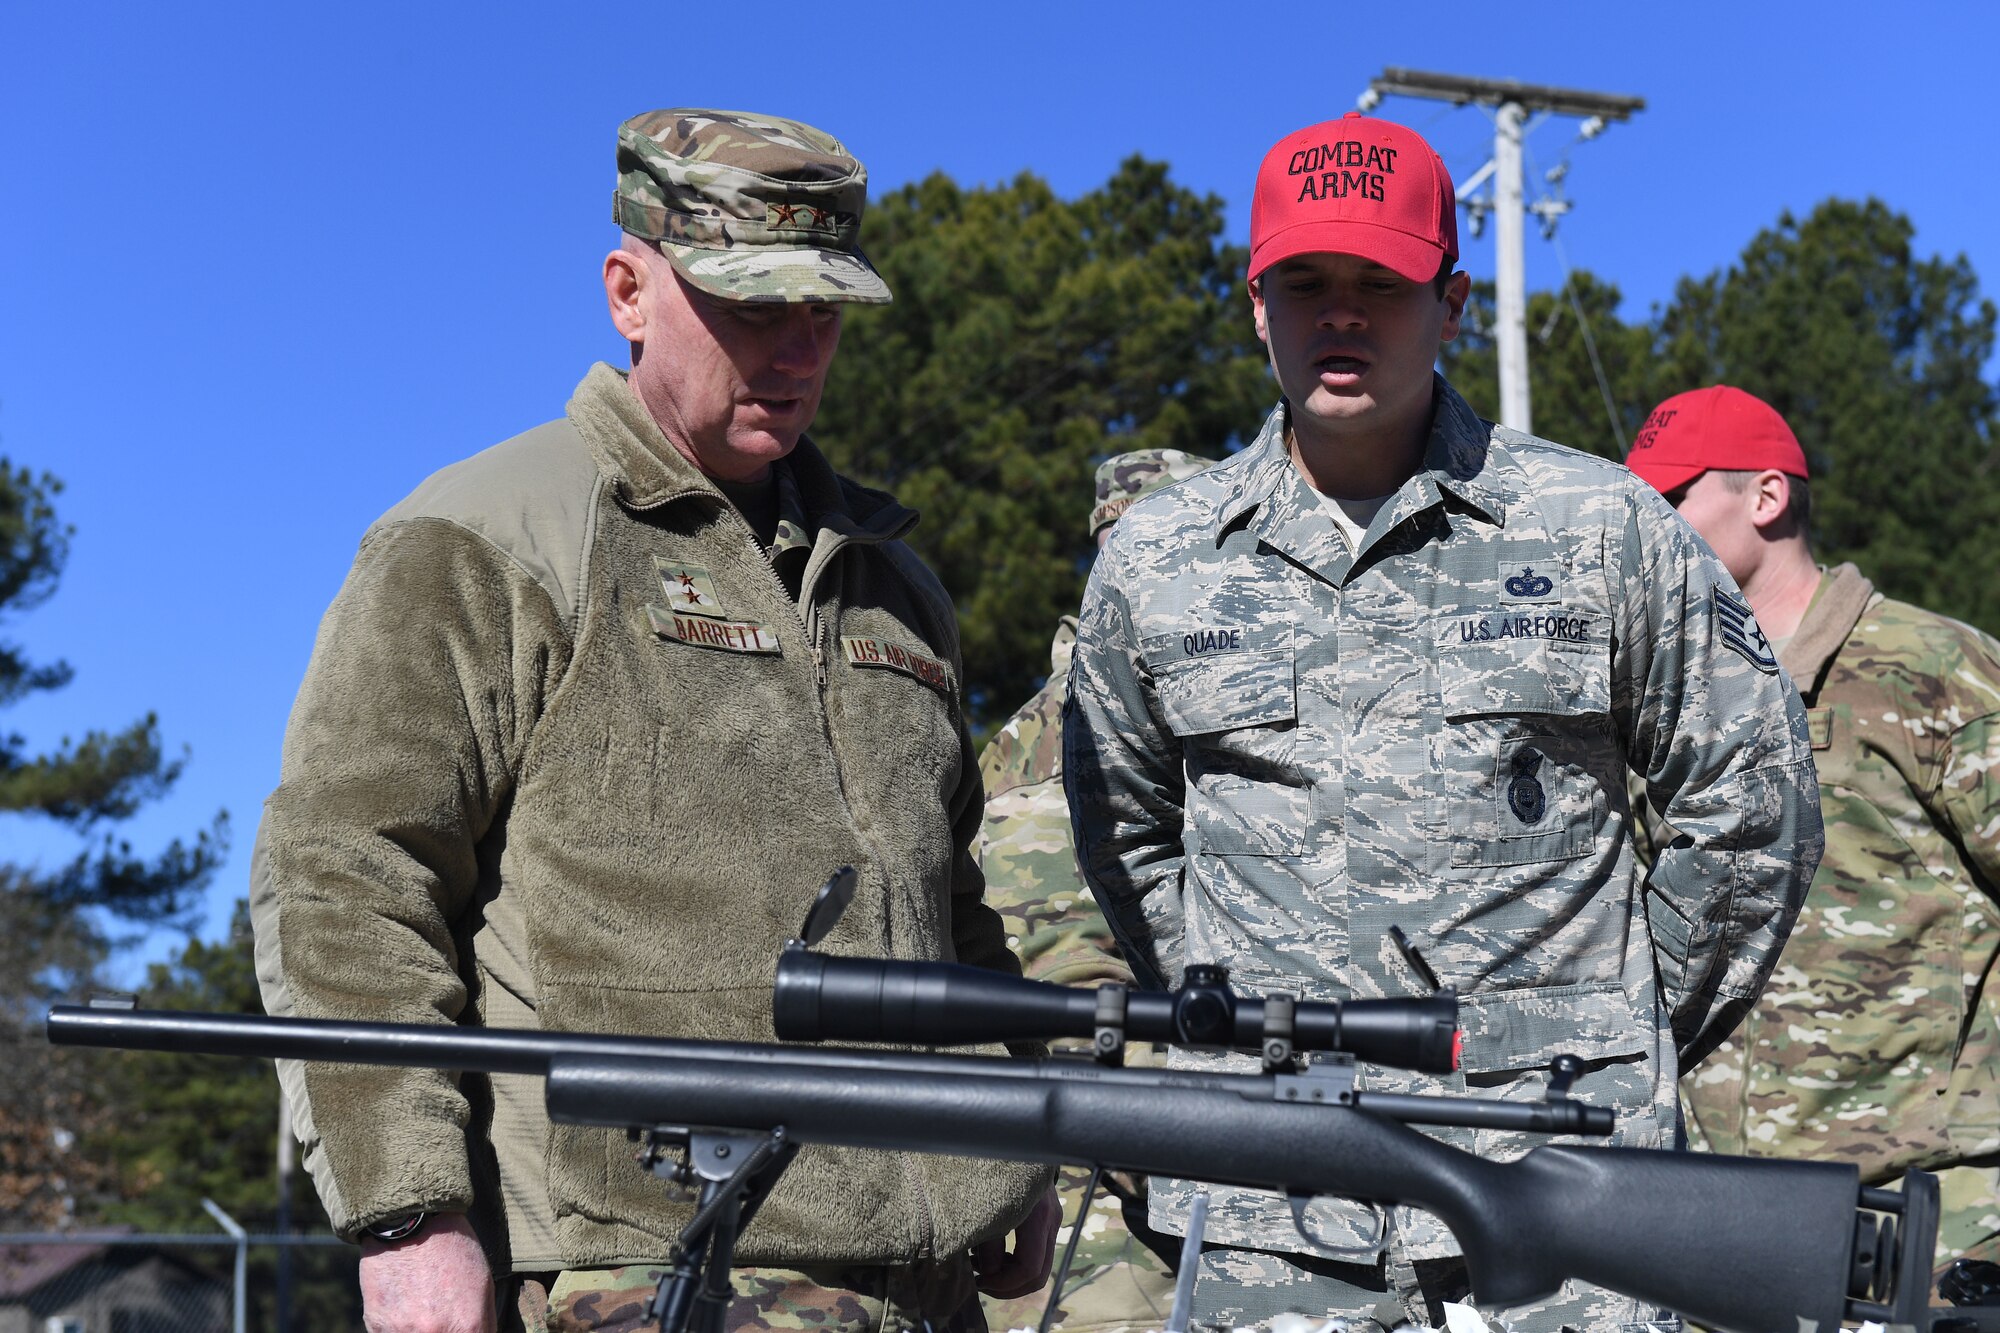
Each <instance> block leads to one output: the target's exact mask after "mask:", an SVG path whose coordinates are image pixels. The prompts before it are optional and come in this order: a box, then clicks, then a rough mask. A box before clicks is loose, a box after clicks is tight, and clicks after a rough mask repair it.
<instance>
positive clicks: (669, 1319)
mask: <svg viewBox="0 0 2000 1333" xmlns="http://www.w3.org/2000/svg"><path fill="white" fill-rule="evenodd" d="M628 1132H629V1133H630V1134H631V1135H632V1137H633V1138H635V1139H636V1138H638V1137H640V1134H641V1131H640V1130H638V1129H637V1128H634V1129H632V1130H630V1131H628ZM644 1137H645V1147H644V1148H642V1149H641V1150H640V1152H639V1164H640V1165H641V1166H643V1167H645V1168H646V1169H647V1170H648V1171H651V1172H652V1173H653V1174H654V1175H656V1176H659V1177H660V1178H661V1179H662V1180H665V1181H666V1182H667V1189H668V1191H669V1193H671V1194H674V1195H676V1196H677V1197H681V1198H686V1197H688V1195H687V1191H688V1190H689V1189H690V1188H691V1187H693V1185H694V1184H695V1182H696V1181H700V1182H701V1189H700V1194H699V1197H698V1201H697V1203H696V1205H695V1210H694V1216H693V1217H692V1218H689V1219H688V1224H687V1225H686V1226H685V1227H683V1228H681V1234H680V1237H679V1239H677V1240H676V1241H675V1242H674V1246H673V1249H672V1250H670V1251H668V1254H667V1264H668V1268H667V1271H666V1272H665V1273H663V1274H662V1275H661V1277H660V1285H659V1289H658V1290H656V1291H655V1292H654V1293H653V1304H652V1308H651V1311H650V1313H651V1316H652V1318H654V1319H656V1320H658V1321H659V1329H660V1333H722V1328H723V1317H724V1315H725V1314H727V1313H728V1310H729V1302H730V1299H731V1297H732V1296H733V1295H734V1290H733V1288H732V1287H731V1286H730V1283H729V1270H730V1268H731V1266H732V1265H733V1264H734V1263H735V1260H736V1238H737V1237H738V1236H739V1235H741V1234H742V1232H743V1228H745V1227H747V1226H749V1225H750V1221H751V1219H752V1218H754V1217H755V1216H756V1215H757V1209H758V1208H759V1207H761V1206H762V1205H763V1202H764V1200H765V1199H766V1198H767V1197H769V1195H770V1193H771V1189H772V1187H773V1186H775V1185H776V1184H777V1183H778V1177H779V1176H782V1175H783V1174H784V1173H785V1168H786V1167H788V1166H790V1165H791V1164H792V1158H794V1157H796V1156H798V1152H799V1145H798V1144H796V1143H794V1142H792V1140H791V1139H790V1138H789V1137H788V1136H787V1135H786V1134H785V1127H784V1126H783V1125H779V1126H777V1127H776V1128H774V1129H772V1130H771V1131H770V1132H769V1133H758V1132H755V1131H742V1130H731V1131H724V1130H705V1129H696V1130H688V1129H682V1128H679V1127H674V1126H659V1127H655V1128H653V1129H650V1130H646V1131H644ZM676 1152H677V1153H679V1157H678V1158H677V1159H676V1158H673V1157H670V1155H669V1154H672V1153H676Z"/></svg>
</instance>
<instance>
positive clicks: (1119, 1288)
mask: <svg viewBox="0 0 2000 1333" xmlns="http://www.w3.org/2000/svg"><path fill="white" fill-rule="evenodd" d="M1075 642H1076V621H1075V620H1074V619H1072V618H1070V617H1068V616H1065V617H1064V618H1063V622H1062V628H1061V629H1059V630H1058V631H1057V633H1056V637H1055V642H1054V643H1053V644H1052V645H1051V647H1050V650H1049V663H1050V664H1049V680H1048V683H1047V684H1046V685H1044V686H1043V687H1042V688H1041V690H1040V691H1039V692H1038V693H1037V694H1036V695H1035V697H1034V698H1032V699H1030V700H1029V701H1028V702H1027V703H1026V704H1025V705H1023V706H1022V708H1021V710H1020V711H1019V712H1017V713H1015V714H1014V716H1013V717H1011V718H1009V719H1008V720H1007V722H1006V724H1005V725H1004V726H1002V727H1001V728H1000V730H999V731H998V732H996V733H995V734H994V736H993V739H992V740H990V741H988V742H987V743H986V748H985V749H984V750H982V751H981V752H980V755H979V768H980V776H981V777H982V778H984V779H985V784H986V820H985V824H984V826H983V827H982V828H981V830H980V844H979V847H980V851H979V859H980V864H981V865H982V866H983V867H984V869H985V871H986V902H987V905H988V906H990V907H992V908H993V909H994V910H995V911H997V912H999V913H1000V918H1001V920H1002V921H1004V922H1005V923H1006V927H1007V943H1008V945H1009V947H1011V948H1012V949H1013V950H1014V952H1015V953H1017V954H1019V955H1020V956H1021V965H1022V968H1023V971H1024V972H1025V974H1026V975H1027V976H1029V977H1031V978H1033V979H1034V980H1036V981H1049V982H1054V983H1056V984H1057V985H1062V986H1097V985H1103V984H1104V983H1106V982H1118V983H1120V984H1123V985H1130V984H1131V983H1132V971H1131V969H1130V968H1128V967H1127V966H1126V965H1125V962H1124V959H1123V958H1122V957H1121V956H1120V955H1119V952H1118V942H1117V940H1116V939H1115V938H1114V937H1113V936H1112V934H1111V927H1110V926H1109V924H1107V923H1106V922H1105V920H1104V914H1103V912H1101V911H1100V910H1098V906H1097V903H1096V901H1095V900H1094V899H1092V898H1091V896H1090V890H1089V889H1088V888H1087V887H1086V886H1085V885H1084V882H1083V878H1082V876H1080V875H1079V874H1078V873H1077V869H1076V851H1075V849H1074V847H1072V846H1071V844H1070V832H1069V802H1068V801H1067V800H1066V799H1064V797H1063V789H1062V705H1063V698H1064V696H1065V695H1066V694H1067V693H1068V687H1069V659H1070V649H1071V646H1072V645H1073V644H1074V643H1075ZM1156 1062H1157V1056H1156V1054H1155V1053H1154V1051H1153V1049H1152V1047H1151V1046H1149V1045H1147V1044H1145V1043H1140V1042H1135V1043H1132V1044H1131V1045H1129V1046H1128V1047H1127V1048H1126V1063H1127V1064H1131V1065H1151V1064H1154V1063H1156ZM1089 1183H1090V1171H1089V1169H1088V1168H1086V1167H1079V1166H1071V1167H1066V1168H1064V1169H1063V1172H1062V1174H1061V1176H1060V1178H1059V1179H1058V1181H1057V1189H1058V1190H1059V1192H1060V1194H1061V1198H1062V1207H1063V1216H1064V1217H1065V1218H1068V1219H1070V1221H1069V1223H1068V1224H1067V1225H1065V1226H1064V1228H1063V1230H1062V1232H1061V1234H1059V1235H1058V1236H1057V1237H1056V1253H1057V1255H1058V1257H1060V1256H1061V1254H1062V1250H1063V1247H1064V1246H1066V1245H1068V1244H1069V1238H1070V1228H1071V1227H1073V1226H1074V1225H1075V1221H1074V1219H1075V1218H1076V1215H1077V1208H1078V1205H1079V1204H1080V1203H1081V1202H1082V1200H1083V1194H1084V1191H1085V1189H1086V1188H1087V1187H1088V1185H1089ZM1143 1186H1144V1182H1143V1181H1140V1180H1135V1179H1132V1178H1130V1177H1127V1176H1125V1175H1124V1174H1123V1173H1114V1174H1107V1175H1106V1176H1105V1177H1104V1179H1103V1180H1102V1181H1101V1182H1100V1184H1099V1187H1098V1190H1097V1194H1096V1196H1095V1198H1094V1199H1093V1201H1092V1203H1091V1208H1090V1215H1089V1217H1088V1218H1087V1219H1086V1220H1085V1222H1084V1224H1083V1239H1082V1240H1081V1241H1079V1242H1078V1243H1077V1248H1076V1258H1075V1261H1074V1262H1073V1264H1072V1266H1071V1269H1070V1275H1069V1278H1068V1281H1067V1282H1066V1283H1065V1285H1064V1296H1063V1299H1062V1300H1061V1302H1060V1303H1059V1304H1058V1305H1057V1307H1056V1318H1057V1321H1058V1324H1059V1326H1060V1327H1062V1328H1066V1329H1078V1330H1090V1331H1091V1333H1108V1331H1109V1330H1113V1329H1121V1328H1140V1329H1147V1328H1159V1327H1161V1326H1162V1325H1163V1324H1164V1323H1165V1322H1166V1318H1167V1315H1168V1313H1169V1312H1170V1311H1171V1309H1172V1307H1173V1299H1174V1276H1173V1272H1172V1270H1171V1269H1170V1268H1169V1267H1168V1265H1167V1263H1166V1261H1165V1260H1164V1259H1163V1258H1162V1256H1161V1255H1159V1254H1157V1253H1155V1252H1154V1251H1153V1249H1151V1248H1149V1247H1148V1244H1147V1242H1146V1241H1142V1240H1140V1239H1139V1238H1138V1237H1136V1236H1134V1234H1133V1227H1134V1226H1136V1227H1137V1229H1138V1231H1139V1233H1140V1234H1141V1235H1143V1236H1146V1237H1148V1238H1149V1239H1150V1240H1151V1241H1152V1242H1153V1243H1155V1244H1161V1245H1165V1244H1168V1243H1170V1242H1169V1239H1168V1238H1164V1237H1160V1236H1159V1235H1158V1233H1156V1232H1154V1231H1153V1230H1152V1228H1150V1227H1149V1226H1147V1225H1146V1220H1145V1219H1146V1208H1145V1193H1144V1188H1143ZM1128 1220H1129V1223H1130V1224H1131V1225H1128ZM1052 1280H1053V1279H1052ZM1048 1299H1049V1292H1048V1287H1047V1286H1046V1285H1045V1286H1044V1287H1043V1288H1042V1289H1041V1290H1040V1291H1038V1292H1036V1293H1035V1294H1033V1295H1031V1296H1022V1297H1019V1298H1016V1299H1014V1300H1008V1301H1003V1300H996V1299H994V1298H992V1297H987V1298H985V1299H984V1301H983V1304H984V1305H985V1307H986V1322H987V1323H988V1324H989V1325H990V1326H991V1327H993V1328H995V1329H1011V1328H1034V1327H1039V1326H1040V1324H1041V1320H1042V1312H1043V1310H1044V1309H1045V1308H1046V1307H1047V1305H1048Z"/></svg>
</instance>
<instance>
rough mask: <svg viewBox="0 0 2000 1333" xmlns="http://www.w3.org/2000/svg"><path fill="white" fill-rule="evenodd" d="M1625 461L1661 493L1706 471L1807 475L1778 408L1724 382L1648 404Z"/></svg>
mask: <svg viewBox="0 0 2000 1333" xmlns="http://www.w3.org/2000/svg"><path fill="white" fill-rule="evenodd" d="M1625 466H1626V467H1629V468H1631V469H1632V471H1634V472H1636V473H1638V474H1639V478H1640V480H1642V481H1645V482H1647V483H1648V484H1650V485H1651V486H1652V487H1653V489H1654V490H1656V491H1659V492H1660V493H1661V494H1665V493H1666V492H1668V491H1672V490H1677V489H1679V488H1680V487H1682V486H1685V485H1687V484H1688V483H1689V482H1691V481H1693V480H1694V479H1695V478H1696V477H1699V476H1700V475H1701V474H1702V473H1704V472H1709V471H1718V472H1762V471H1763V470H1764V469H1766V468H1772V469H1775V470H1776V471H1779V472H1784V473H1789V474H1790V475H1792V476H1794V477H1805V476H1809V475H1811V474H1810V473H1808V472H1807V471H1806V451H1805V450H1804V449H1802V448H1800V447H1799V438H1798V436H1796V435H1794V434H1792V428H1791V427H1790V426H1788V425H1786V424H1785V419H1784V418H1783V417H1781V416H1779V415H1778V409H1776V408H1775V407H1772V406H1771V405H1770V404H1769V403H1767V402H1765V401H1764V400H1763V399H1762V398H1759V397H1757V396H1755V395H1754V394H1748V393H1745V392H1743V390H1741V389H1738V388H1735V387H1733V386H1731V385H1728V384H1717V385H1714V386H1712V387H1710V388H1707V389H1693V390H1690V391H1689V392H1687V393H1677V394H1675V395H1674V396H1673V397H1671V398H1669V399H1667V400H1666V401H1665V402H1664V403H1661V404H1660V405H1659V406H1658V407H1656V408H1654V409H1653V411H1652V414H1651V415H1650V416H1648V417H1647V418H1646V424H1645V425H1644V426H1641V427H1640V428H1639V433H1638V435H1636V436H1634V437H1633V440H1632V447H1631V449H1629V450H1628V451H1626V454H1625Z"/></svg>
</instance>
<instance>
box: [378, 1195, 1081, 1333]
mask: <svg viewBox="0 0 2000 1333" xmlns="http://www.w3.org/2000/svg"><path fill="white" fill-rule="evenodd" d="M1046 1266H1047V1264H1046V1261H1044V1267H1046ZM361 1322H362V1325H363V1326H364V1327H366V1328H367V1330H368V1333H493V1330H494V1329H495V1328H496V1327H497V1326H498V1320H497V1318H496V1317H495V1312H494V1308H493V1274H492V1272H491V1271H490V1270H489V1269H488V1268H487V1267H486V1252H485V1251H484V1250H482V1249H480V1248H479V1241H478V1240H477V1239H476V1238H475V1237H474V1236H473V1234H472V1224H471V1223H469V1222H467V1221H466V1220H465V1216H464V1214H462V1213H442V1214H439V1215H438V1216H436V1217H433V1218H432V1219H431V1220H430V1221H429V1222H427V1223H426V1224H425V1225H424V1228H423V1230H421V1231H419V1232H418V1233H417V1234H416V1235H414V1236H412V1237H410V1238H409V1239H408V1240H393V1241H388V1242H386V1243H385V1242H383V1241H379V1240H363V1241H362V1242H361Z"/></svg>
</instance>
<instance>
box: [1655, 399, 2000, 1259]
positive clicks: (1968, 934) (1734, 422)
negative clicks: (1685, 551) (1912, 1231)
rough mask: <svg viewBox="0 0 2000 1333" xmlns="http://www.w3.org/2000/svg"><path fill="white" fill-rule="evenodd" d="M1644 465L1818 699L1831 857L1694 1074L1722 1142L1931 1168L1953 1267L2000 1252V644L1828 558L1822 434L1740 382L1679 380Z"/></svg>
mask: <svg viewBox="0 0 2000 1333" xmlns="http://www.w3.org/2000/svg"><path fill="white" fill-rule="evenodd" d="M1626 463H1627V464H1628V465H1629V466H1630V467H1631V469H1632V470H1633V471H1634V472H1636V473H1638V474H1639V476H1640V477H1642V478H1644V479H1645V480H1646V481H1648V482H1651V483H1652V484H1653V485H1654V486H1656V487H1658V488H1659V490H1660V491H1661V492H1662V493H1663V494H1664V495H1665V496H1666V497H1667V500H1668V502H1669V503H1671V504H1672V505H1673V506H1674V507H1675V508H1676V509H1678V510H1680V513H1681V517H1683V518H1685V519H1687V520H1688V522H1690V523H1691V524H1693V525H1694V529H1695V531H1696V532H1699V533H1700V534H1701V535H1702V536H1703V537H1704V538H1705V539H1707V541H1708V543H1709V545H1710V546H1712V547H1714V548H1715V551H1716V554H1717V555H1718V556H1720V557H1721V559H1722V562H1723V563H1724V564H1725V565H1727V566H1728V567H1729V572H1730V573H1731V574H1732V575H1733V576H1734V577H1735V579H1736V581H1737V582H1738V583H1739V584H1741V585H1742V587H1743V596H1744V600H1745V601H1747V602H1748V603H1749V605H1750V608H1751V610H1752V611H1754V612H1755V613H1756V617H1757V621H1758V623H1759V624H1761V625H1762V626H1763V632H1764V633H1765V634H1767V635H1769V636H1770V639H1769V642H1768V644H1767V646H1766V647H1765V652H1766V653H1767V654H1768V655H1769V656H1770V657H1772V658H1774V659H1776V660H1777V661H1778V662H1779V663H1781V664H1782V665H1783V666H1784V668H1785V670H1786V672H1787V673H1788V674H1789V675H1790V676H1791V680H1792V683H1793V685H1795V686H1796V687H1797V689H1798V692H1799V695H1800V697H1801V698H1802V699H1803V701H1804V703H1805V705H1806V720H1807V725H1808V729H1809V731H1810V733H1811V736H1812V747H1813V759H1814V760H1815V762H1816V763H1817V765H1818V768H1819V782H1820V789H1819V790H1820V809H1821V812H1822V814H1823V815H1824V817H1825V821H1826V856H1825V859H1823V860H1822V861H1821V862H1820V864H1819V871H1818V873H1817V874H1815V875H1814V877H1813V881H1812V888H1811V891H1810V892H1809V893H1808V894H1807V896H1806V902H1805V907H1804V908H1803V910H1801V911H1800V913H1799V920H1798V924H1797V925H1796V926H1795V927H1794V928H1793V930H1792V937H1791V939H1790V941H1789V942H1787V943H1786V945H1785V952H1784V956H1783V957H1782V958H1781V959H1779V962H1778V970H1777V972H1776V974H1775V975H1774V976H1773V977H1772V980H1771V985H1770V987H1769V988H1768V989H1767V990H1766V991H1765V992H1764V995H1763V998H1762V999H1760V1000H1759V1001H1758V1002H1757V1007H1756V1008H1755V1009H1753V1010H1751V1012H1750V1015H1749V1017H1748V1018H1747V1019H1745V1020H1744V1024H1743V1027H1742V1029H1741V1030H1740V1031H1739V1032H1738V1033H1737V1034H1736V1035H1735V1036H1734V1037H1732V1038H1731V1039H1730V1040H1728V1041H1726V1042H1724V1043H1723V1044H1722V1045H1721V1046H1718V1047H1717V1048H1716V1049H1715V1052H1714V1053H1713V1054H1711V1055H1710V1056H1709V1057H1708V1059H1706V1060H1704V1061H1703V1062H1702V1063H1701V1064H1700V1065H1699V1066H1697V1067H1696V1068H1695V1069H1693V1070H1692V1071H1690V1072H1689V1073H1688V1074H1686V1075H1684V1076H1683V1077H1682V1079H1681V1093H1682V1096H1683V1098H1684V1099H1685V1101H1686V1104H1687V1108H1688V1117H1689V1129H1690V1131H1691V1134H1692V1136H1693V1138H1694V1139H1695V1141H1696V1142H1697V1143H1698V1144H1699V1145H1700V1146H1703V1147H1707V1148H1711V1149H1714V1150H1716V1151H1719V1152H1732V1153H1752V1154H1758V1155H1766V1154H1768V1155H1772V1156H1779V1157H1804V1158H1812V1159H1818V1160H1825V1161H1836V1162H1851V1163H1853V1164H1854V1165H1855V1166H1857V1167H1859V1168H1860V1169H1861V1178H1862V1182H1863V1183H1864V1184H1870V1185H1874V1184H1889V1183H1892V1182H1895V1181H1899V1180H1901V1179H1902V1175H1903V1172H1904V1171H1905V1170H1907V1169H1909V1168H1911V1167H1919V1168H1922V1169H1925V1170H1930V1171H1936V1172H1938V1175H1939V1181H1940V1184H1941V1185H1942V1187H1943V1193H1944V1216H1943V1218H1942V1219H1941V1222H1940V1225H1939V1228H1938V1247H1937V1255H1936V1261H1937V1266H1938V1267H1939V1268H1942V1267H1944V1266H1945V1265H1946V1264H1948V1263H1949V1262H1950V1261H1951V1260H1953V1259H1955V1258H1959V1257H1962V1256H1969V1257H1972V1258H1976V1259H1989V1260H2000V1189H1996V1185H2000V1171H1996V1169H1995V1168H1996V1163H2000V1014H1996V1006H1995V1002H1994V995H1993V991H1992V989H1991V987H1992V985H1993V983H1992V981H1991V978H1992V975H1993V966H1994V963H1995V961H1996V960H2000V643H1995V642H1994V641H1993V640H1992V639H1990V638H1988V637H1987V636H1986V635H1984V634H1981V633H1980V632H1979V631H1978V630H1975V629H1973V628H1971V627H1970V626H1968V625H1961V624H1959V623H1958V622H1957V621H1955V620H1947V619H1946V618H1945V617H1943V616H1940V615H1937V614H1935V613H1934V612H1930V611H1926V610H1924V609H1923V608H1922V607H1917V606H1911V605H1910V604H1909V603H1907V602H1899V601H1895V600H1893V599H1891V598H1887V597H1884V596H1883V595H1882V594H1881V593H1879V592H1877V591H1876V590H1875V588H1874V585H1872V584H1871V583H1870V582H1869V581H1868V579H1867V577H1866V576H1865V575H1864V574H1862V573H1861V571H1860V570H1858V569H1856V568H1855V567H1854V566H1853V565H1851V564H1843V565H1836V566H1834V567H1833V568H1831V569H1828V568H1825V567H1824V566H1821V565H1819V564H1817V563H1815V562H1814V560H1813V552H1812V545H1811V540H1810V532H1809V524H1810V519H1811V513H1812V504H1811V498H1810V495H1811V492H1810V490H1809V487H1808V481H1807V477H1808V468H1807V464H1806V455H1805V450H1804V449H1802V448H1800V446H1799V442H1798V440H1797V438H1796V437H1795V436H1794V435H1793V433H1792V430H1791V427H1790V426H1788V425H1787V424H1786V423H1785V419H1784V418H1783V417H1782V416H1780V415H1779V414H1778V412H1777V411H1776V410H1774V409H1773V408H1772V407H1771V406H1770V405H1769V404H1767V403H1765V402H1763V401H1761V400H1760V399H1757V398H1755V397H1753V396H1751V395H1750V394H1747V393H1745V392H1743V391H1742V390H1741V389H1736V388H1731V387H1730V386H1728V385H1717V386H1715V387H1713V388H1707V389H1697V390H1694V391H1693V392H1691V393H1683V394H1678V395H1676V396H1674V397H1672V398H1669V399H1667V400H1666V401H1665V402H1663V403H1661V404H1660V405H1659V406H1658V407H1657V408H1655V409H1654V410H1653V413H1652V415H1651V416H1650V417H1648V418H1647V421H1646V424H1645V427H1644V428H1643V429H1642V430H1641V431H1640V433H1639V435H1638V437H1637V439H1636V440H1635V441H1634V443H1633V446H1632V449H1631V452H1630V454H1629V455H1628V457H1627V458H1626Z"/></svg>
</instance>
